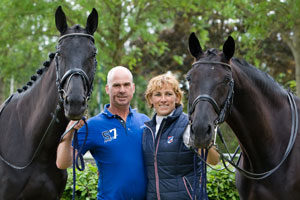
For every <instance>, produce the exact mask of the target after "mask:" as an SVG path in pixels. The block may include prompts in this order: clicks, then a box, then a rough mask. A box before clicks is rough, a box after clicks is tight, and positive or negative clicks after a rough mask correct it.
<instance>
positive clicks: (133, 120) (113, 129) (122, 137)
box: [78, 104, 149, 200]
mask: <svg viewBox="0 0 300 200" xmlns="http://www.w3.org/2000/svg"><path fill="white" fill-rule="evenodd" d="M108 107H109V104H107V105H105V107H104V111H103V112H101V113H100V114H98V115H96V116H94V117H92V118H90V119H89V120H88V121H87V123H88V131H89V132H88V138H87V141H86V144H85V146H84V147H83V151H82V154H84V153H85V152H87V151H90V152H91V154H92V156H93V157H94V159H95V161H96V164H97V167H98V170H99V174H100V175H99V180H98V196H97V199H98V200H100V199H105V200H110V199H111V200H122V199H124V200H140V199H145V194H146V185H147V177H146V171H145V167H144V161H143V152H142V134H143V128H144V122H145V121H148V120H149V118H148V117H147V116H146V115H144V114H140V113H137V112H136V110H134V109H131V108H130V113H129V115H128V116H127V119H126V122H124V121H123V120H122V119H121V118H120V117H119V116H117V115H113V114H111V113H110V112H109V110H108V109H107V108H108ZM85 132H86V128H85V126H83V127H82V128H81V129H80V130H79V131H78V141H79V146H81V145H82V143H83V141H84V138H85Z"/></svg>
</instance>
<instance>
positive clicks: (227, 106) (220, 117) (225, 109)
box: [188, 60, 234, 126]
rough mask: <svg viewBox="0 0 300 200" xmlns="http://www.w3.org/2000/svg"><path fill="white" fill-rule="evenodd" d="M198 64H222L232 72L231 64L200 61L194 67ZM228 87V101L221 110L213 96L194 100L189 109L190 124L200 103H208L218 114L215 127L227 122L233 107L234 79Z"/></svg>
mask: <svg viewBox="0 0 300 200" xmlns="http://www.w3.org/2000/svg"><path fill="white" fill-rule="evenodd" d="M197 64H220V65H224V66H226V67H229V69H230V70H231V66H230V65H229V64H227V63H223V62H217V61H201V60H200V61H197V62H195V63H194V64H193V65H192V66H195V65H197ZM228 85H229V90H228V93H227V97H226V100H225V102H224V105H223V107H222V108H220V106H219V105H218V104H217V102H216V100H215V99H214V98H212V97H211V96H209V95H208V94H201V95H199V96H197V97H196V98H195V99H194V101H193V103H192V106H191V107H190V108H188V111H189V120H190V124H191V116H192V114H193V113H194V111H195V108H196V106H197V104H198V103H199V102H200V101H208V102H209V103H210V104H211V105H212V107H213V108H214V110H215V112H216V113H217V114H218V117H217V119H216V120H215V121H214V123H215V126H217V125H218V124H221V123H223V122H224V121H225V116H226V113H227V112H228V110H229V111H230V109H231V105H232V103H233V95H234V91H233V88H234V81H233V78H232V77H231V80H230V81H229V82H228Z"/></svg>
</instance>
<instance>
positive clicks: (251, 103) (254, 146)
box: [227, 66, 291, 171]
mask: <svg viewBox="0 0 300 200" xmlns="http://www.w3.org/2000/svg"><path fill="white" fill-rule="evenodd" d="M247 70H249V69H247ZM232 71H233V79H234V81H235V85H234V101H233V105H232V110H231V114H230V115H229V116H228V119H227V123H228V124H229V125H230V127H231V128H232V130H233V132H234V133H235V135H236V136H237V138H238V140H239V143H240V145H241V148H242V151H243V155H244V161H245V162H244V165H246V168H247V167H248V168H250V169H251V168H252V169H256V170H258V171H259V170H263V169H266V168H270V167H274V165H275V164H276V163H278V162H279V159H280V158H281V157H282V154H283V153H284V148H285V147H286V146H287V143H288V137H283V136H284V135H289V134H288V133H287V132H289V130H290V126H291V122H290V109H289V105H288V101H287V94H286V92H285V91H284V90H283V89H282V88H276V89H274V87H279V86H277V85H276V84H275V82H274V81H273V80H271V79H270V78H269V79H267V80H266V79H264V81H266V82H265V83H263V85H264V84H266V85H265V88H262V87H259V86H261V85H262V83H261V82H260V83H258V82H257V80H254V79H253V78H251V77H259V76H262V77H263V76H265V75H264V74H263V73H262V72H260V71H258V70H256V69H253V72H252V73H257V74H255V75H253V76H249V73H246V72H245V71H243V69H242V68H240V67H234V66H233V68H232ZM266 78H267V77H266ZM268 84H269V85H268ZM266 88H273V90H270V91H267V92H266ZM279 124H280V126H281V127H280V128H279V126H278V125H279ZM276 155H278V156H276ZM276 157H277V158H276Z"/></svg>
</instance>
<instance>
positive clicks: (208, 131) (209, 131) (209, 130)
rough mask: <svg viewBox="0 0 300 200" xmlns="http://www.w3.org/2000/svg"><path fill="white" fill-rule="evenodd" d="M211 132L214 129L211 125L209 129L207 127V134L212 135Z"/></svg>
mask: <svg viewBox="0 0 300 200" xmlns="http://www.w3.org/2000/svg"><path fill="white" fill-rule="evenodd" d="M211 131H212V127H211V125H210V124H209V125H208V127H207V131H206V134H208V135H209V134H210V133H211Z"/></svg>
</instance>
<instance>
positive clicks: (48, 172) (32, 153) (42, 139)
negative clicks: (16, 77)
mask: <svg viewBox="0 0 300 200" xmlns="http://www.w3.org/2000/svg"><path fill="white" fill-rule="evenodd" d="M55 22H56V27H57V29H58V30H59V32H60V33H61V36H60V38H59V40H58V44H57V51H56V53H55V54H54V53H52V54H50V55H49V57H50V61H46V62H45V63H44V68H41V69H39V70H38V71H37V74H38V75H33V76H32V77H31V79H32V80H31V81H30V82H28V83H27V85H26V86H24V87H23V88H22V89H19V90H18V92H17V93H15V94H13V95H12V96H11V97H10V98H9V99H7V100H6V102H5V103H4V104H3V105H2V106H1V107H2V108H1V109H0V127H1V128H0V138H1V139H0V158H1V159H0V199H1V200H41V199H42V200H56V199H60V197H61V195H62V193H63V191H64V188H65V185H66V179H67V173H66V171H65V170H59V169H57V167H56V149H57V146H58V144H59V141H60V136H61V134H62V133H63V132H64V130H65V128H66V125H67V123H68V121H69V120H70V119H72V120H77V119H80V118H81V117H82V116H83V114H84V111H85V110H86V108H87V100H88V99H89V96H90V95H91V92H92V84H93V79H94V73H95V69H96V65H97V64H96V58H95V55H96V48H95V45H94V38H93V34H94V32H95V31H96V29H97V26H98V13H97V11H96V10H95V9H93V10H92V12H91V14H90V15H89V17H88V19H87V24H86V27H85V28H82V27H80V26H79V25H75V26H73V27H68V25H67V21H66V16H65V14H64V12H63V10H62V9H61V7H58V8H57V10H56V13H55Z"/></svg>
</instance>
